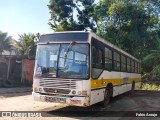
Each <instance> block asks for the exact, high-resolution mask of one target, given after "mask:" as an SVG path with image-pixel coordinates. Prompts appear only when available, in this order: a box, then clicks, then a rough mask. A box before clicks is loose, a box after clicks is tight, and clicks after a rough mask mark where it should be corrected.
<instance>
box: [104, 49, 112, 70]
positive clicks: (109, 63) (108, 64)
mask: <svg viewBox="0 0 160 120" xmlns="http://www.w3.org/2000/svg"><path fill="white" fill-rule="evenodd" d="M105 69H107V70H112V51H111V50H110V49H108V48H105Z"/></svg>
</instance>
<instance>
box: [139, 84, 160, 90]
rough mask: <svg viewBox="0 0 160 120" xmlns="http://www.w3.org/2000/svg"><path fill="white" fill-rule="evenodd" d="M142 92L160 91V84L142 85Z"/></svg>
mask: <svg viewBox="0 0 160 120" xmlns="http://www.w3.org/2000/svg"><path fill="white" fill-rule="evenodd" d="M141 90H160V84H148V83H142V85H141Z"/></svg>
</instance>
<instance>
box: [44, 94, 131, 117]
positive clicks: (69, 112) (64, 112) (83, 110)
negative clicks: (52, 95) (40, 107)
mask: <svg viewBox="0 0 160 120" xmlns="http://www.w3.org/2000/svg"><path fill="white" fill-rule="evenodd" d="M127 96H130V93H129V92H127V93H124V94H121V95H118V96H116V97H114V98H112V99H111V102H110V104H109V105H108V106H106V107H102V106H101V105H100V104H99V103H97V104H94V105H91V106H88V107H77V106H66V107H62V108H58V109H55V110H51V111H48V112H47V114H48V116H59V117H99V116H101V115H102V117H103V115H104V116H109V117H115V114H117V113H116V112H113V111H109V110H108V108H110V106H112V105H113V104H114V103H115V102H116V101H119V100H121V99H124V98H125V97H127ZM106 110H107V111H106ZM119 116H121V115H119Z"/></svg>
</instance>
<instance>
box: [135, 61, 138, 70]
mask: <svg viewBox="0 0 160 120" xmlns="http://www.w3.org/2000/svg"><path fill="white" fill-rule="evenodd" d="M135 72H136V73H138V63H137V62H135Z"/></svg>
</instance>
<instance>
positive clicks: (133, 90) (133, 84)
mask: <svg viewBox="0 0 160 120" xmlns="http://www.w3.org/2000/svg"><path fill="white" fill-rule="evenodd" d="M134 92H135V82H134V81H133V83H132V87H131V91H130V94H131V95H133V94H134Z"/></svg>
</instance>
